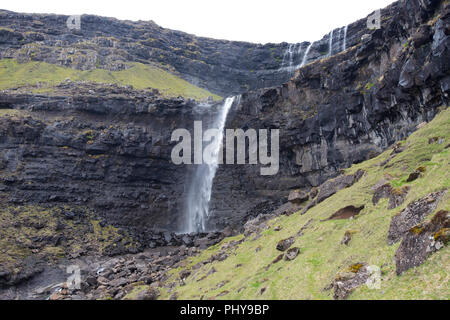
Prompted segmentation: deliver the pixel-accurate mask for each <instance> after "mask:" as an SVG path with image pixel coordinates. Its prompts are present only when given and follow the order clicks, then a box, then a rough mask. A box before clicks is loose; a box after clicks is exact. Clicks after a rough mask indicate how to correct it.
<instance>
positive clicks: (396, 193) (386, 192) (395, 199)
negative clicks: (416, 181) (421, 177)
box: [372, 183, 410, 209]
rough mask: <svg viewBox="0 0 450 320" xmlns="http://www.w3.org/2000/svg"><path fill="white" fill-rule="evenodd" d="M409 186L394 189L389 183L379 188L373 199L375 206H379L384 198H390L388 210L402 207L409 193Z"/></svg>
mask: <svg viewBox="0 0 450 320" xmlns="http://www.w3.org/2000/svg"><path fill="white" fill-rule="evenodd" d="M409 189H410V187H409V186H403V187H401V188H396V189H394V188H392V187H391V185H390V184H389V183H387V184H384V185H382V186H381V187H379V188H377V189H376V190H375V192H374V194H373V197H372V203H373V205H377V204H378V202H379V201H380V200H381V199H383V198H389V204H388V209H394V208H397V207H398V206H400V205H401V204H402V203H403V201H405V198H406V196H407V194H408V192H409Z"/></svg>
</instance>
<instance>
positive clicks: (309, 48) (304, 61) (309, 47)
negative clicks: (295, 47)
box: [300, 43, 313, 67]
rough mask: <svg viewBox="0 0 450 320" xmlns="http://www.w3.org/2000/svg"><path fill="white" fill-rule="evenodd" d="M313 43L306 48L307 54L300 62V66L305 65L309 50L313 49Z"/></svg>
mask: <svg viewBox="0 0 450 320" xmlns="http://www.w3.org/2000/svg"><path fill="white" fill-rule="evenodd" d="M312 45H313V44H312V43H310V44H309V45H308V47H307V48H306V51H305V54H304V55H303V59H302V63H301V64H300V67H303V66H304V65H305V64H306V61H307V60H308V54H309V51H311V47H312Z"/></svg>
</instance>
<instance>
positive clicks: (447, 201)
mask: <svg viewBox="0 0 450 320" xmlns="http://www.w3.org/2000/svg"><path fill="white" fill-rule="evenodd" d="M421 127H422V128H421V129H420V130H419V131H417V132H416V133H414V134H412V135H411V136H410V137H409V138H408V139H407V140H405V141H401V142H399V143H398V144H396V146H395V147H394V149H392V148H391V149H389V150H387V151H386V152H384V153H382V154H381V155H379V156H378V157H376V158H374V159H372V160H369V161H365V162H363V163H361V164H358V165H354V166H352V167H351V168H349V169H347V170H345V173H344V175H350V174H354V173H355V172H357V171H358V170H363V171H364V175H363V176H362V177H361V178H360V180H359V181H357V182H356V183H354V184H353V185H352V186H350V187H348V188H343V189H342V190H339V191H338V192H337V193H336V194H334V195H332V196H331V197H329V198H327V199H325V200H323V201H322V202H320V203H319V204H317V205H316V206H315V207H313V208H311V209H309V210H307V211H306V212H305V213H304V214H301V211H302V209H303V208H305V207H307V206H308V205H309V203H308V202H306V203H304V204H303V205H302V206H301V207H300V208H298V211H297V212H295V213H294V214H292V215H290V216H284V215H282V216H278V217H275V218H272V219H270V220H267V221H265V219H263V218H261V217H260V219H256V220H255V221H253V222H249V223H247V225H246V231H245V235H239V236H236V237H233V238H228V239H226V240H224V241H223V242H221V243H219V244H217V245H216V246H214V247H211V248H209V249H207V250H205V251H204V252H203V253H202V254H201V255H199V256H196V257H193V258H189V259H187V261H186V263H185V266H184V267H179V268H177V269H174V270H171V271H170V274H171V277H170V278H169V280H168V281H167V282H166V287H165V289H163V290H162V292H163V295H162V296H161V298H164V299H168V298H169V297H171V296H172V295H175V296H177V297H178V299H331V298H333V295H334V294H335V293H336V292H337V295H338V296H339V297H341V298H342V297H343V295H342V291H344V289H342V288H346V287H345V285H348V283H347V282H346V281H348V279H355V277H356V278H357V277H358V276H360V275H359V273H358V272H359V270H360V269H362V268H365V266H377V267H379V268H380V269H381V288H380V289H373V290H371V289H369V288H368V287H367V286H366V285H363V284H364V282H365V279H363V280H364V281H362V283H361V282H360V283H359V284H358V286H357V288H355V291H354V292H353V293H352V294H351V295H350V298H351V299H449V298H450V296H449V291H448V288H449V285H450V284H449V280H450V279H449V274H450V266H449V264H448V261H449V258H450V251H449V248H448V247H447V246H446V247H445V248H442V249H440V250H436V249H433V250H431V249H430V250H431V251H430V252H429V253H426V254H425V257H426V256H428V254H429V255H430V257H428V258H427V259H426V260H425V258H424V259H423V260H425V262H424V263H423V264H422V262H423V261H420V263H419V264H420V266H418V267H416V268H412V269H409V270H407V271H405V272H404V273H402V274H401V275H398V274H397V273H396V271H397V272H398V271H399V268H401V266H402V262H400V264H399V258H398V256H397V255H398V252H399V247H400V246H404V245H405V242H407V240H405V238H407V237H410V236H412V237H420V236H421V231H420V230H422V229H421V228H420V227H415V226H416V225H420V223H423V224H426V223H427V222H429V221H431V220H432V218H433V216H435V214H436V213H437V212H439V211H441V210H445V212H446V213H445V215H444V217H445V219H446V220H445V219H444V220H445V221H446V222H444V223H443V224H442V226H440V227H438V229H437V230H433V231H434V232H430V235H431V236H432V237H434V239H435V240H436V242H439V241H441V244H447V243H448V240H449V229H448V228H449V226H450V217H449V214H448V210H449V209H450V194H449V193H448V188H449V187H450V170H449V169H450V153H449V152H450V149H449V146H450V145H449V142H450V110H448V109H446V110H444V111H442V112H441V113H440V114H439V115H438V116H437V117H436V119H435V120H433V121H432V122H430V123H428V124H426V125H421ZM416 170H419V171H420V172H419V174H418V177H417V179H416V180H413V181H410V182H408V181H409V180H408V178H409V177H410V174H411V173H413V172H415V171H416ZM384 185H389V186H390V187H392V193H393V194H401V193H402V192H405V191H404V190H408V191H406V194H405V196H404V197H401V198H402V200H401V201H398V202H396V203H395V208H390V205H389V204H388V202H389V200H388V199H387V198H386V199H381V200H380V201H379V202H378V203H375V202H373V200H374V197H375V198H376V196H375V194H378V191H377V190H378V189H379V188H380V187H381V186H384ZM324 188H325V185H323V186H321V187H319V188H318V190H317V191H318V192H315V193H316V194H317V193H318V194H319V195H318V196H317V197H320V196H321V193H322V192H323V191H325V189H324ZM440 191H443V193H442V195H441V197H440V198H433V197H432V196H431V197H430V196H429V195H430V194H432V193H433V192H440ZM388 197H389V196H388ZM419 199H425V200H424V201H425V202H426V203H429V204H430V203H431V204H432V205H431V207H429V208H426V209H424V208H423V206H416V208H415V211H414V210H413V211H412V213H411V215H412V217H413V219H417V220H415V221H414V223H413V224H412V225H410V226H408V225H407V226H406V227H407V229H406V233H407V234H408V233H409V234H408V235H405V234H402V237H403V242H402V240H401V239H399V240H398V241H396V243H394V244H392V245H389V244H388V238H389V237H390V235H391V233H392V226H391V227H390V225H391V224H392V222H391V221H393V220H394V219H395V217H398V216H399V215H401V214H402V212H403V211H404V210H405V209H406V208H408V207H410V205H411V204H412V203H413V202H415V201H417V200H419ZM435 199H436V200H435ZM310 201H314V200H313V197H312V196H311V200H310ZM351 205H353V206H355V207H360V206H364V208H363V209H362V211H360V212H359V214H357V215H355V216H353V217H352V218H350V215H347V216H345V215H344V216H340V217H338V216H335V218H334V219H331V220H330V219H329V218H330V217H332V216H333V214H335V213H336V212H337V211H338V210H339V209H341V208H345V207H347V206H351ZM350 211H351V210H350ZM410 219H411V218H410ZM402 222H403V223H406V224H408V223H409V221H406V222H405V221H402ZM414 227H415V228H414ZM390 228H391V229H390ZM445 228H447V229H445ZM409 229H410V230H409ZM408 230H409V231H408ZM423 232H424V233H426V231H423ZM291 237H292V241H291V242H290V243H289V244H284V247H283V243H280V240H283V239H290V238H291ZM401 242H402V245H400V243H401ZM277 246H278V249H277ZM287 247H290V248H291V249H290V250H291V251H285V253H283V252H281V251H280V250H279V249H280V248H281V249H283V250H286V249H287ZM436 247H437V248H441V247H440V246H437V245H436ZM292 248H298V249H299V253H298V255H297V256H296V251H295V250H292ZM408 250H415V249H414V248H409V249H408ZM421 250H424V252H425V251H426V249H425V248H422V249H421ZM433 251H437V252H435V253H432V252H433ZM396 252H397V254H396ZM424 252H422V253H424ZM414 254H416V255H417V256H419V254H418V253H417V252H415V253H414ZM288 257H289V259H291V258H292V259H293V260H292V261H287V258H288ZM409 267H411V265H409ZM180 277H181V278H183V279H182V280H180ZM336 279H338V280H340V281H341V282H342V283H344V285H343V286H342V288H341V287H339V288H340V289H336ZM180 283H181V284H180ZM333 283H334V287H333V288H332V287H330V285H331V284H333ZM327 287H328V290H327V289H326V288H327ZM138 288H139V290H142V289H143V288H142V287H138ZM333 289H334V290H333ZM136 291H138V289H136V290H135V291H134V292H133V293H132V294H135V293H136Z"/></svg>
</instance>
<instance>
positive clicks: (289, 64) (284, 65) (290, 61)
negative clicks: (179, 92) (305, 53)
mask: <svg viewBox="0 0 450 320" xmlns="http://www.w3.org/2000/svg"><path fill="white" fill-rule="evenodd" d="M296 47H297V44H292V43H291V44H290V45H289V47H288V48H287V50H286V51H285V52H284V54H283V61H282V62H281V68H280V70H287V71H288V72H290V73H293V72H294V71H295V65H294V57H295V54H296V53H297V50H296Z"/></svg>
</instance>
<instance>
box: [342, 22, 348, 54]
mask: <svg viewBox="0 0 450 320" xmlns="http://www.w3.org/2000/svg"><path fill="white" fill-rule="evenodd" d="M347 30H348V25H346V26H345V28H344V41H343V42H342V51H345V50H346V49H347Z"/></svg>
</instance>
